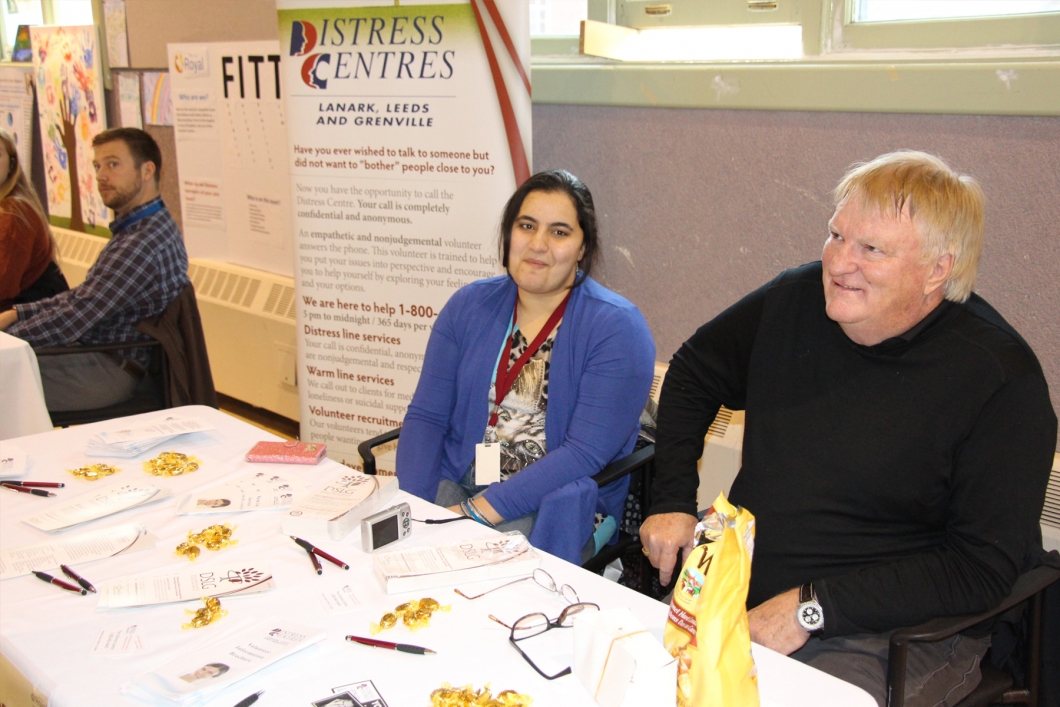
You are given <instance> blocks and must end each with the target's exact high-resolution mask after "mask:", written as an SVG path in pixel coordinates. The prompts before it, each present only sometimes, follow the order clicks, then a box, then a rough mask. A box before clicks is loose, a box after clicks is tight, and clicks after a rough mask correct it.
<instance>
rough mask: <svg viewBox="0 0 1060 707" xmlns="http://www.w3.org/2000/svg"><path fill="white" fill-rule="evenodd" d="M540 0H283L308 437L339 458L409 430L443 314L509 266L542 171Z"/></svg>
mask: <svg viewBox="0 0 1060 707" xmlns="http://www.w3.org/2000/svg"><path fill="white" fill-rule="evenodd" d="M527 2H528V0H503V1H502V0H471V1H470V2H452V3H445V4H436V3H426V2H415V1H410V0H402V2H401V3H400V5H399V4H398V3H395V2H390V3H385V4H384V3H381V2H379V1H378V0H375V1H374V2H357V1H356V0H342V1H335V0H277V10H278V12H279V27H280V49H281V53H282V54H283V61H282V63H281V70H282V71H283V84H284V89H285V99H286V105H287V117H288V126H289V130H288V136H289V137H288V141H289V143H290V153H289V164H290V170H291V188H292V199H293V227H294V233H295V239H294V242H295V282H296V288H295V289H296V297H297V300H298V313H297V317H298V359H299V360H298V363H299V368H298V388H299V395H300V397H301V428H302V429H301V432H302V439H304V440H313V441H318V442H327V443H328V449H329V454H328V456H330V457H331V458H333V459H337V460H339V461H342V462H343V463H346V464H349V465H351V466H359V465H360V457H359V456H358V454H357V450H356V448H357V444H359V443H360V442H361V441H363V440H365V439H368V438H370V437H373V436H375V435H377V434H379V433H381V432H384V431H386V430H388V429H391V428H394V427H398V426H400V425H401V422H402V420H403V418H404V416H405V411H406V409H407V406H408V403H409V401H410V400H411V399H412V394H413V392H414V391H415V388H416V382H417V380H418V378H419V372H420V368H421V365H422V362H423V354H424V350H425V349H426V346H427V339H428V337H429V336H430V332H431V327H432V325H433V323H434V321H435V318H436V317H437V316H438V313H439V311H441V308H442V307H443V306H444V305H445V303H446V301H447V300H448V299H449V297H450V296H451V295H452V293H453V292H455V291H456V290H457V289H459V288H460V287H462V286H463V285H466V284H467V283H469V282H472V281H474V280H479V279H482V278H486V277H492V276H494V275H497V274H499V273H501V272H502V271H501V268H500V266H499V258H498V255H497V227H498V224H499V222H500V216H501V209H502V208H503V206H504V203H505V201H506V200H507V199H508V197H509V196H510V195H511V193H512V192H513V191H514V190H515V187H516V185H517V184H521V183H522V182H523V181H524V180H525V179H526V178H527V177H529V176H530V164H531V155H530V137H531V132H530V108H531V106H530V78H529V77H530V62H529V56H530V36H529V10H528V5H527ZM485 404H486V401H483V405H485ZM386 466H387V465H386V463H385V462H383V463H381V470H384V469H386ZM384 473H385V472H384Z"/></svg>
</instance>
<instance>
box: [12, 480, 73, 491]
mask: <svg viewBox="0 0 1060 707" xmlns="http://www.w3.org/2000/svg"><path fill="white" fill-rule="evenodd" d="M4 483H5V484H9V485H11V486H21V487H23V488H27V489H32V488H38V489H61V488H64V487H65V486H66V484H64V483H63V482H61V481H10V480H9V481H5V482H4Z"/></svg>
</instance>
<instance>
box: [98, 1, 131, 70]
mask: <svg viewBox="0 0 1060 707" xmlns="http://www.w3.org/2000/svg"><path fill="white" fill-rule="evenodd" d="M103 24H104V27H105V28H106V37H107V61H108V63H109V65H110V68H112V69H120V68H124V67H127V66H128V65H129V30H128V27H127V24H126V21H125V0H103Z"/></svg>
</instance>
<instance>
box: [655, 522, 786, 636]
mask: <svg viewBox="0 0 1060 707" xmlns="http://www.w3.org/2000/svg"><path fill="white" fill-rule="evenodd" d="M698 522H699V520H698V519H697V518H696V517H695V516H693V515H689V514H687V513H659V514H657V515H653V516H648V519H647V520H645V521H644V524H643V525H642V526H640V542H641V544H642V545H644V549H645V550H647V551H648V559H649V560H651V564H652V567H656V568H658V570H659V582H660V583H661V584H662V585H663V586H664V587H665V586H666V585H667V584H669V583H670V577H671V576H672V575H673V573H674V565H675V564H677V552H678V550H682V549H683V550H684V551H685V555H686V556H687V555H688V553H690V552H692V548H693V546H694V544H695V529H696V523H698ZM792 615H793V616H794V614H792Z"/></svg>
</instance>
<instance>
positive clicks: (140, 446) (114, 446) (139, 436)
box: [85, 415, 214, 459]
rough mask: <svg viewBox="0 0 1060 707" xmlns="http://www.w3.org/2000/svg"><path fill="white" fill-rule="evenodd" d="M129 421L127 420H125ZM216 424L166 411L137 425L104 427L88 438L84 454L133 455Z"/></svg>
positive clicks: (104, 455) (129, 457)
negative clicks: (168, 413) (117, 427)
mask: <svg viewBox="0 0 1060 707" xmlns="http://www.w3.org/2000/svg"><path fill="white" fill-rule="evenodd" d="M126 424H127V423H126ZM212 429H214V426H213V425H211V424H210V423H208V422H204V421H203V420H200V419H198V418H194V417H186V416H184V415H166V416H165V417H159V418H157V419H154V420H146V421H144V422H143V423H142V424H138V425H135V426H125V427H122V428H120V429H114V430H104V431H103V432H100V433H99V434H98V435H96V436H95V437H92V438H90V439H89V440H88V444H87V445H85V454H86V455H88V456H90V457H117V458H119V459H132V458H133V457H136V456H139V455H140V454H143V453H144V452H146V451H147V450H148V449H151V448H152V447H157V446H158V445H160V444H163V443H165V442H168V441H170V440H171V439H173V438H174V437H179V436H180V435H183V434H188V433H190V432H205V431H207V430H212Z"/></svg>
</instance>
